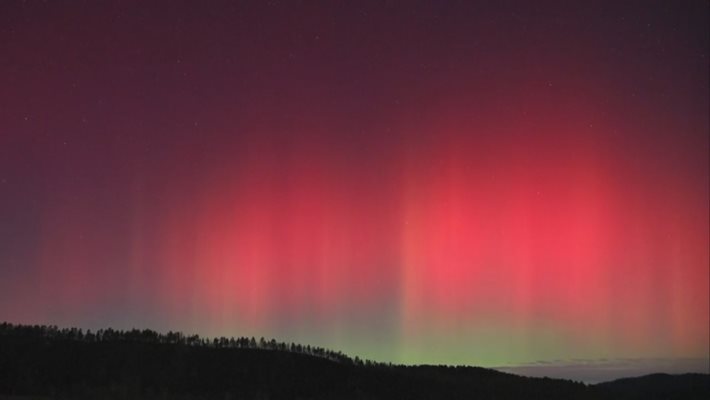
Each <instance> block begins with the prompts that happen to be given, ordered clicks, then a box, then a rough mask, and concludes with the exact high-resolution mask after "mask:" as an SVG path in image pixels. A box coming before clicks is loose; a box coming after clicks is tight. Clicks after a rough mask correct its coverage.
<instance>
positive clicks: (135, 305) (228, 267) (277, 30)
mask: <svg viewBox="0 0 710 400" xmlns="http://www.w3.org/2000/svg"><path fill="white" fill-rule="evenodd" d="M183 6H184V7H182V8H180V7H178V8H176V9H174V10H173V9H172V8H171V11H165V10H162V9H160V10H158V9H152V10H151V9H150V8H149V9H148V11H145V14H142V13H138V12H137V11H135V10H130V9H127V10H126V17H125V18H126V20H125V22H124V21H115V20H114V19H113V18H112V15H114V14H113V12H112V11H111V10H108V9H105V8H102V6H100V5H92V6H90V7H88V8H87V9H86V10H83V11H82V12H81V13H79V14H77V15H78V16H77V15H75V14H74V13H72V12H70V11H72V10H71V9H70V8H68V9H64V8H61V7H60V8H57V6H46V7H49V8H48V9H43V8H41V7H40V6H39V5H37V6H33V7H36V9H35V8H28V9H24V8H22V7H20V6H4V7H7V8H8V10H7V11H8V12H7V13H4V16H3V17H1V18H3V21H4V22H6V23H7V24H8V25H7V26H12V27H13V28H12V29H14V30H16V32H18V33H17V35H18V36H8V35H9V34H8V33H7V32H5V31H3V32H2V33H0V35H1V36H0V37H2V38H3V39H4V40H3V41H2V46H3V48H2V49H3V51H4V54H7V55H8V58H7V60H10V62H4V63H2V64H0V72H2V76H6V77H9V78H7V85H5V86H6V90H4V91H3V93H1V94H0V121H2V122H3V124H2V126H3V128H2V129H3V133H2V135H1V136H0V179H1V180H0V182H2V183H0V221H2V223H1V225H0V234H2V236H1V238H2V239H3V240H2V242H1V243H0V320H5V319H6V320H10V321H13V322H20V323H22V322H29V323H56V324H61V325H79V326H84V327H90V328H98V327H105V326H107V325H112V326H115V327H121V328H130V327H132V326H136V327H150V328H155V329H165V330H167V329H180V330H184V331H189V332H197V333H200V334H204V335H248V336H251V335H254V336H257V337H259V336H266V337H276V338H278V339H279V340H286V341H299V342H303V343H311V344H316V345H320V346H326V347H333V348H336V349H339V350H343V351H345V352H348V353H351V354H353V355H359V356H361V357H368V358H372V359H377V360H383V361H393V362H407V363H447V364H475V365H484V366H499V365H514V364H519V363H527V362H533V361H536V360H556V359H573V358H585V359H587V358H589V359H596V358H654V357H657V358H681V357H694V358H698V357H705V358H706V357H707V356H708V351H709V349H708V343H707V337H708V335H709V334H710V332H708V325H709V323H710V321H709V320H708V318H709V315H710V309H709V308H710V307H709V304H708V291H709V288H708V265H709V264H710V260H709V255H708V243H709V242H710V238H709V237H708V218H709V216H708V206H707V204H708V201H709V193H708V178H709V177H708V170H707V165H708V135H707V132H708V111H707V110H708V93H707V85H708V79H707V35H705V36H704V39H698V37H700V35H698V32H696V30H697V31H701V32H700V33H703V32H704V33H707V24H706V21H702V23H701V22H698V20H697V18H693V17H692V16H693V15H707V13H705V14H702V13H699V12H697V10H690V9H678V10H675V9H673V10H674V11H673V12H672V13H666V12H662V11H663V10H660V11H659V10H655V11H654V10H649V9H648V7H642V6H639V7H636V8H634V7H631V6H629V7H631V8H632V9H626V8H624V7H622V9H618V10H617V9H615V10H612V11H615V12H618V13H619V14H620V15H630V16H634V19H632V20H631V21H629V20H628V19H626V20H616V19H613V20H610V19H609V17H608V15H609V14H614V13H612V12H611V11H610V9H611V8H613V7H615V6H613V5H610V4H606V5H595V6H589V9H588V10H586V11H585V12H581V11H580V10H578V9H575V8H574V7H571V8H564V7H563V8H561V9H559V10H548V11H549V13H550V15H549V16H541V17H539V18H537V17H536V18H533V16H535V15H536V14H535V13H536V11H534V10H531V9H528V8H527V6H525V5H524V4H520V5H519V7H518V8H520V10H519V11H518V12H517V13H513V14H514V15H519V16H521V18H522V19H524V20H526V21H527V22H525V21H523V22H520V21H518V22H516V21H517V19H515V18H513V19H511V17H510V15H511V13H510V12H509V10H507V9H499V8H497V7H496V6H492V5H490V6H486V7H480V6H479V9H469V8H466V7H464V6H461V7H462V9H456V8H452V9H449V8H448V7H449V6H446V7H445V6H441V9H438V8H437V9H435V10H434V9H431V10H430V9H429V8H428V7H429V6H424V5H422V4H420V5H413V6H412V7H413V9H412V10H413V11H412V12H413V16H411V15H410V16H409V17H407V16H406V15H408V14H406V13H405V14H400V12H399V11H401V10H396V9H391V10H390V9H388V10H384V11H383V10H380V9H379V8H378V7H377V6H368V7H370V8H372V10H370V11H369V12H368V13H356V12H352V13H351V12H343V11H344V10H340V9H327V8H318V9H313V10H308V12H304V11H303V10H300V9H293V10H284V11H283V12H282V13H279V12H276V11H273V14H272V11H268V10H263V9H261V8H260V7H261V6H246V5H244V6H240V7H243V9H242V8H239V7H237V8H238V10H232V11H224V14H225V19H222V18H221V17H217V16H216V15H221V14H222V13H221V12H219V13H217V12H216V11H223V10H217V9H212V8H210V7H211V6H205V7H206V8H205V9H200V10H201V12H200V13H197V14H195V15H193V16H192V17H191V18H187V17H186V16H187V15H192V14H191V13H190V12H187V10H191V8H190V7H189V6H186V5H183ZM52 7H54V8H52ZM117 7H119V6H117ZM121 7H124V6H120V7H119V8H121ZM264 7H265V6H264ZM284 7H287V6H284ZM451 7H453V6H451ZM616 7H621V6H616ZM679 7H680V6H679ZM688 7H690V6H688ZM703 7H706V8H707V4H704V5H703ZM129 8H130V7H129ZM637 8H638V9H637ZM651 8H653V7H651ZM639 9H642V10H639ZM39 11H46V13H39ZM74 11H77V10H74ZM159 11H160V12H159ZM193 11H194V10H193ZM346 11H347V10H346ZM349 11H353V10H349ZM385 11H386V12H385ZM77 12H78V11H77ZM26 13H30V14H31V15H38V16H37V19H29V20H25V19H24V18H23V16H24V15H25V14H26ZM34 13H39V14H34ZM0 14H2V13H0ZM84 14H86V15H90V16H92V18H91V19H90V20H91V21H92V22H87V24H88V25H81V24H77V23H75V22H77V21H76V19H77V18H79V19H80V17H81V15H84ZM203 14H204V15H203ZM263 15H269V16H270V18H266V19H263V20H262V19H258V18H254V16H263ZM352 15H360V16H359V17H357V18H356V17H353V16H352ZM431 15H439V17H440V18H441V20H438V19H436V18H430V16H431ZM316 16H317V17H318V18H315V17H316ZM227 17H229V18H227ZM361 19H362V20H361ZM257 20H260V21H262V22H260V23H257V22H254V21H257ZM528 20H529V21H528ZM146 21H150V22H151V23H146ZM176 21H177V22H176ZM205 21H210V23H207V22H205ZM235 21H239V22H243V23H241V24H238V23H236V22H235ZM317 21H333V24H332V25H328V24H325V25H318V24H316V22H317ZM535 21H538V22H535ZM560 21H561V22H560ZM678 21H686V22H684V24H683V25H678V23H677V22H678ZM687 21H691V23H687ZM124 23H125V24H127V25H126V26H130V27H133V28H134V29H127V28H126V26H124V25H122V24H124ZM176 24H177V25H176ZM649 24H650V25H649ZM688 24H689V25H688ZM78 26H83V28H81V29H80V28H77V27H78ZM175 26H178V27H179V29H178V28H175ZM207 26H209V29H208V28H207ZM314 26H315V27H316V28H314ZM72 27H75V28H72ZM674 27H675V29H674ZM693 27H694V28H693ZM50 28H51V29H50ZM168 28H170V29H173V28H174V31H170V30H169V29H168ZM356 28H357V29H356ZM503 28H505V29H503ZM82 29H85V30H88V31H89V32H92V33H93V34H92V35H90V38H88V39H83V38H85V36H86V35H85V32H84V30H82ZM166 29H167V30H168V31H170V32H173V33H171V34H170V35H168V34H166V33H164V31H165V30H166ZM684 29H685V30H684ZM693 29H695V30H693ZM55 30H56V31H57V32H61V33H62V34H63V35H54V34H52V35H50V33H52V32H55ZM127 31H130V32H131V33H127ZM353 32H356V33H353ZM501 32H505V33H501ZM171 35H174V37H173V36H171ZM147 38H152V39H150V40H148V39H147ZM67 43H84V45H83V46H69V45H68V44H67ZM107 43H111V44H110V46H109V45H108V44H107ZM106 46H109V47H108V48H110V49H111V51H107V52H106V53H103V52H102V51H99V50H97V49H104V48H106ZM26 48H33V49H36V51H35V52H29V51H27V50H24V49H26ZM57 49H59V50H57ZM60 50H61V51H60ZM622 50H623V51H622ZM47 54H50V55H53V57H54V58H53V59H56V60H58V61H57V63H58V65H60V66H61V68H59V67H58V66H56V65H54V64H51V65H50V64H46V62H45V63H44V64H43V62H44V61H42V60H44V59H45V58H46V56H47ZM610 54H611V55H610ZM178 60H179V62H178ZM18 65H34V66H35V67H32V68H30V67H27V68H20V67H18ZM42 65H44V67H42ZM109 78H110V79H109ZM97 99H98V100H97ZM99 100H100V101H99Z"/></svg>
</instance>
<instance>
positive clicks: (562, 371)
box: [495, 358, 710, 383]
mask: <svg viewBox="0 0 710 400" xmlns="http://www.w3.org/2000/svg"><path fill="white" fill-rule="evenodd" d="M495 369H497V370H499V371H503V372H509V373H512V374H516V375H523V376H533V377H544V376H547V377H550V378H561V379H571V380H575V381H582V382H585V383H599V382H604V381H610V380H614V379H619V378H627V377H634V376H642V375H648V374H653V373H668V374H682V373H688V372H697V373H705V374H707V373H710V359H708V358H618V359H605V358H603V359H595V360H588V359H570V360H552V361H547V360H541V361H535V362H532V363H529V364H522V365H515V366H507V367H498V368H495Z"/></svg>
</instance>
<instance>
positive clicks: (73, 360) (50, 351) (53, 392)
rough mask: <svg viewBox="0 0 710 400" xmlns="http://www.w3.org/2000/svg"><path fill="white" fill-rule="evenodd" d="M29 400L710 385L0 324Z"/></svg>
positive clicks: (21, 393)
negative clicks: (384, 360)
mask: <svg viewBox="0 0 710 400" xmlns="http://www.w3.org/2000/svg"><path fill="white" fill-rule="evenodd" d="M653 396H656V397H653ZM30 398H33V399H35V398H36V399H40V398H42V399H97V398H101V399H220V400H223V399H523V398H525V399H603V398H615V399H636V398H638V399H641V398H664V399H671V398H677V399H701V398H702V399H705V398H710V377H709V376H708V375H697V374H693V375H681V376H670V375H651V376H648V377H643V378H637V379H625V380H620V381H615V382H610V383H604V384H600V385H593V386H588V385H584V384H582V383H576V382H571V381H565V380H559V379H547V378H543V379H540V378H525V377H520V376H516V375H511V374H506V373H502V372H498V371H494V370H490V369H484V368H475V367H445V366H414V367H412V366H394V365H389V364H378V363H371V362H367V361H365V362H363V361H361V360H359V359H357V358H355V359H351V358H349V357H347V356H345V355H343V354H341V353H337V352H332V351H328V350H325V349H321V348H312V347H310V346H305V347H304V346H301V345H296V344H285V343H277V342H275V341H273V340H272V341H265V340H263V339H260V340H259V341H257V340H256V339H254V338H238V339H233V338H232V339H227V338H218V339H214V340H206V339H202V338H200V337H198V336H184V335H182V334H180V333H172V332H171V333H168V334H166V335H160V334H157V333H156V332H153V331H149V330H144V331H138V330H132V331H127V332H122V331H114V330H111V329H107V330H101V331H98V332H95V333H94V332H83V331H81V330H78V329H62V330H59V329H57V328H56V327H47V326H18V325H11V324H0V399H30Z"/></svg>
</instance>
